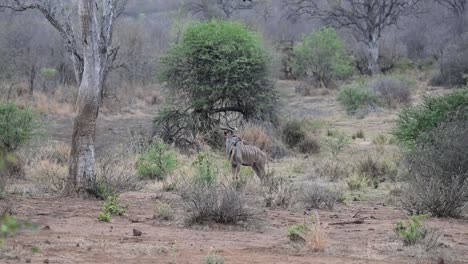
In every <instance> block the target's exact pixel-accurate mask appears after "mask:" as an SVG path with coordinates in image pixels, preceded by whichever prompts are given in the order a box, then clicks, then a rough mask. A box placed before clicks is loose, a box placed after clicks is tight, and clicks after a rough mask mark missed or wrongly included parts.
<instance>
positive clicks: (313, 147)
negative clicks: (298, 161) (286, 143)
mask: <svg viewBox="0 0 468 264" xmlns="http://www.w3.org/2000/svg"><path fill="white" fill-rule="evenodd" d="M297 147H298V149H299V151H300V152H301V153H304V154H317V153H320V141H319V140H318V138H317V137H311V136H307V137H306V138H305V139H304V140H302V141H301V142H300V143H299V144H298V146H297Z"/></svg>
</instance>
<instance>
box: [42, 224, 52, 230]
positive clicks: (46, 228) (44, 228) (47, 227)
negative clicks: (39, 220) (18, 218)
mask: <svg viewBox="0 0 468 264" xmlns="http://www.w3.org/2000/svg"><path fill="white" fill-rule="evenodd" d="M41 229H42V230H50V226H48V225H46V226H44V227H43V228H41Z"/></svg>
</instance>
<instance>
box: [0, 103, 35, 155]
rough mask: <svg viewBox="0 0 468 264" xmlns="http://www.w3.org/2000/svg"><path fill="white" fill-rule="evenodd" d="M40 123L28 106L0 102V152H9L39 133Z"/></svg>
mask: <svg viewBox="0 0 468 264" xmlns="http://www.w3.org/2000/svg"><path fill="white" fill-rule="evenodd" d="M39 128H40V123H39V121H38V120H37V116H36V114H34V113H33V111H32V110H31V109H30V108H27V107H25V108H20V107H18V106H17V105H16V104H15V103H14V102H2V103H0V153H2V152H3V153H11V152H13V151H15V150H16V149H17V148H18V147H20V146H21V145H23V144H25V143H27V142H28V141H29V140H31V139H32V138H34V137H35V136H36V135H38V133H39Z"/></svg>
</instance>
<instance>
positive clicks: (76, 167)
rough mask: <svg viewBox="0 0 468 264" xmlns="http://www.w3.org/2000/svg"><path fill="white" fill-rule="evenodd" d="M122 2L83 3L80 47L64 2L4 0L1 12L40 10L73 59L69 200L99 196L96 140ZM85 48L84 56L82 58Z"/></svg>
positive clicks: (83, 0)
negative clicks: (76, 89) (75, 97)
mask: <svg viewBox="0 0 468 264" xmlns="http://www.w3.org/2000/svg"><path fill="white" fill-rule="evenodd" d="M120 4H121V1H117V0H102V1H97V0H80V1H79V4H78V6H79V8H78V15H79V20H80V26H81V38H80V40H81V41H80V42H81V43H80V44H81V45H80V46H78V44H77V43H78V42H77V37H76V35H75V31H74V29H73V27H72V23H71V19H70V17H71V13H70V12H68V13H67V12H66V11H65V8H64V3H63V1H58V0H56V1H54V0H36V1H26V0H24V1H23V0H2V1H0V7H7V8H10V9H13V10H16V11H25V10H28V9H35V10H39V11H40V12H41V13H42V14H43V15H44V16H45V17H46V18H47V20H48V21H49V22H50V23H51V24H52V26H53V27H54V28H55V29H56V30H58V31H59V33H60V35H61V36H62V38H63V39H64V41H65V46H66V48H67V51H68V53H69V55H70V56H71V58H72V61H73V65H74V70H75V77H76V80H77V83H79V84H80V87H79V94H78V100H77V115H76V117H75V120H74V127H73V137H72V148H71V153H70V162H69V175H68V179H67V184H66V186H65V189H64V195H68V196H80V197H86V196H89V195H90V194H93V193H95V191H96V174H95V150H94V140H95V133H96V121H97V117H98V113H99V106H100V101H101V91H102V87H103V83H104V79H105V76H106V74H107V69H108V66H109V60H111V59H112V58H113V56H114V55H113V54H114V53H115V52H116V49H114V48H112V47H111V44H112V32H113V27H114V19H115V18H116V16H117V15H118V14H119V13H120V12H121V9H123V8H122V7H121V6H120ZM79 48H81V49H82V55H80V54H79Z"/></svg>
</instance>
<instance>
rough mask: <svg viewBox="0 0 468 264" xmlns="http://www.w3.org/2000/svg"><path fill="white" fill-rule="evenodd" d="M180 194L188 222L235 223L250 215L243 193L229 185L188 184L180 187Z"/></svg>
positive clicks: (246, 218)
mask: <svg viewBox="0 0 468 264" xmlns="http://www.w3.org/2000/svg"><path fill="white" fill-rule="evenodd" d="M180 195H181V197H182V201H183V206H184V208H185V210H186V211H187V212H188V214H189V217H188V222H189V223H203V222H210V221H213V222H217V223H223V224H235V223H237V222H239V221H246V220H248V219H249V218H250V217H251V212H250V211H249V210H248V209H247V208H246V203H245V200H244V197H243V194H242V193H241V192H239V191H237V190H236V189H234V188H231V187H227V186H223V185H220V184H215V185H206V184H205V185H203V184H190V185H187V186H185V187H182V188H181V190H180Z"/></svg>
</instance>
